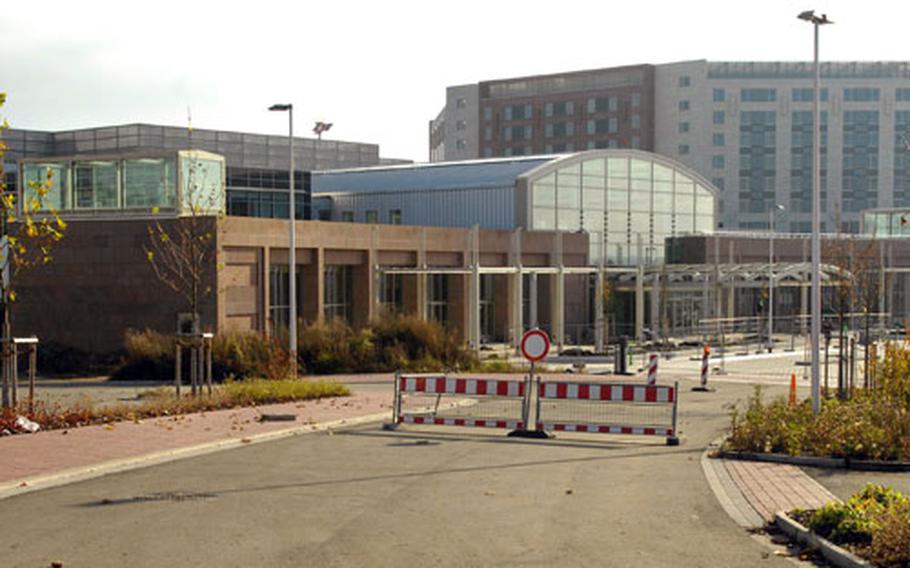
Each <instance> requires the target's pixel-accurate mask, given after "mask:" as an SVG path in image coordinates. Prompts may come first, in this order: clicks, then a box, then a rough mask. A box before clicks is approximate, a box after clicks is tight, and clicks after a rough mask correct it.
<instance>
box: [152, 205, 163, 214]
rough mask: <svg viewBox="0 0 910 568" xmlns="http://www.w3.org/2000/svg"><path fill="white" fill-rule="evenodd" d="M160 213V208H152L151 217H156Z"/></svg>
mask: <svg viewBox="0 0 910 568" xmlns="http://www.w3.org/2000/svg"><path fill="white" fill-rule="evenodd" d="M160 212H161V208H160V207H152V215H157V214H158V213H160Z"/></svg>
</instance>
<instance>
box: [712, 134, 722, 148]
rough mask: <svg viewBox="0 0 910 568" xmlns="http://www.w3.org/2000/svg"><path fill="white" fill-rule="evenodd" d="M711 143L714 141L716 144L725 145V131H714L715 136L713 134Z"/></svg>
mask: <svg viewBox="0 0 910 568" xmlns="http://www.w3.org/2000/svg"><path fill="white" fill-rule="evenodd" d="M711 143H712V144H713V145H714V146H723V145H724V144H725V142H724V133H723V132H715V133H714V136H713V138H712V140H711Z"/></svg>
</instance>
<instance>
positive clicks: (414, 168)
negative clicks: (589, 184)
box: [313, 156, 557, 194]
mask: <svg viewBox="0 0 910 568" xmlns="http://www.w3.org/2000/svg"><path fill="white" fill-rule="evenodd" d="M556 157H557V156H545V157H534V158H513V159H495V160H476V161H471V162H456V163H450V164H447V163H438V164H416V165H407V166H391V167H378V168H362V169H355V170H337V171H326V172H314V173H313V193H317V194H318V193H373V192H395V191H420V190H446V189H467V188H481V187H501V186H504V185H505V186H511V185H513V184H514V183H515V178H516V177H518V176H519V175H521V174H523V173H524V172H527V171H529V170H532V169H534V168H536V167H537V166H540V165H541V164H545V163H547V162H549V161H552V160H553V159H554V158H556Z"/></svg>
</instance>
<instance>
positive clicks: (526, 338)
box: [521, 329, 550, 362]
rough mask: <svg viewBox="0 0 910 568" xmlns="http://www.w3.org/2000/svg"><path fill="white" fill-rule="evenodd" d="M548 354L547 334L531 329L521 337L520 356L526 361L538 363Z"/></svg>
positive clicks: (548, 339)
mask: <svg viewBox="0 0 910 568" xmlns="http://www.w3.org/2000/svg"><path fill="white" fill-rule="evenodd" d="M549 352H550V338H549V337H548V336H547V332H545V331H543V330H540V329H531V330H528V331H526V332H525V333H524V335H522V336H521V354H522V355H524V357H525V359H527V360H528V361H531V362H534V361H540V360H541V359H543V358H544V357H546V356H547V353H549Z"/></svg>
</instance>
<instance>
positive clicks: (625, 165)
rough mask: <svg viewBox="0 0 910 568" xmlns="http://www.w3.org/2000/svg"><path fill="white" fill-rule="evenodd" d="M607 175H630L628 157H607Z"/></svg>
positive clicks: (613, 176)
mask: <svg viewBox="0 0 910 568" xmlns="http://www.w3.org/2000/svg"><path fill="white" fill-rule="evenodd" d="M607 175H608V176H609V177H611V178H627V177H629V160H628V158H607Z"/></svg>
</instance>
